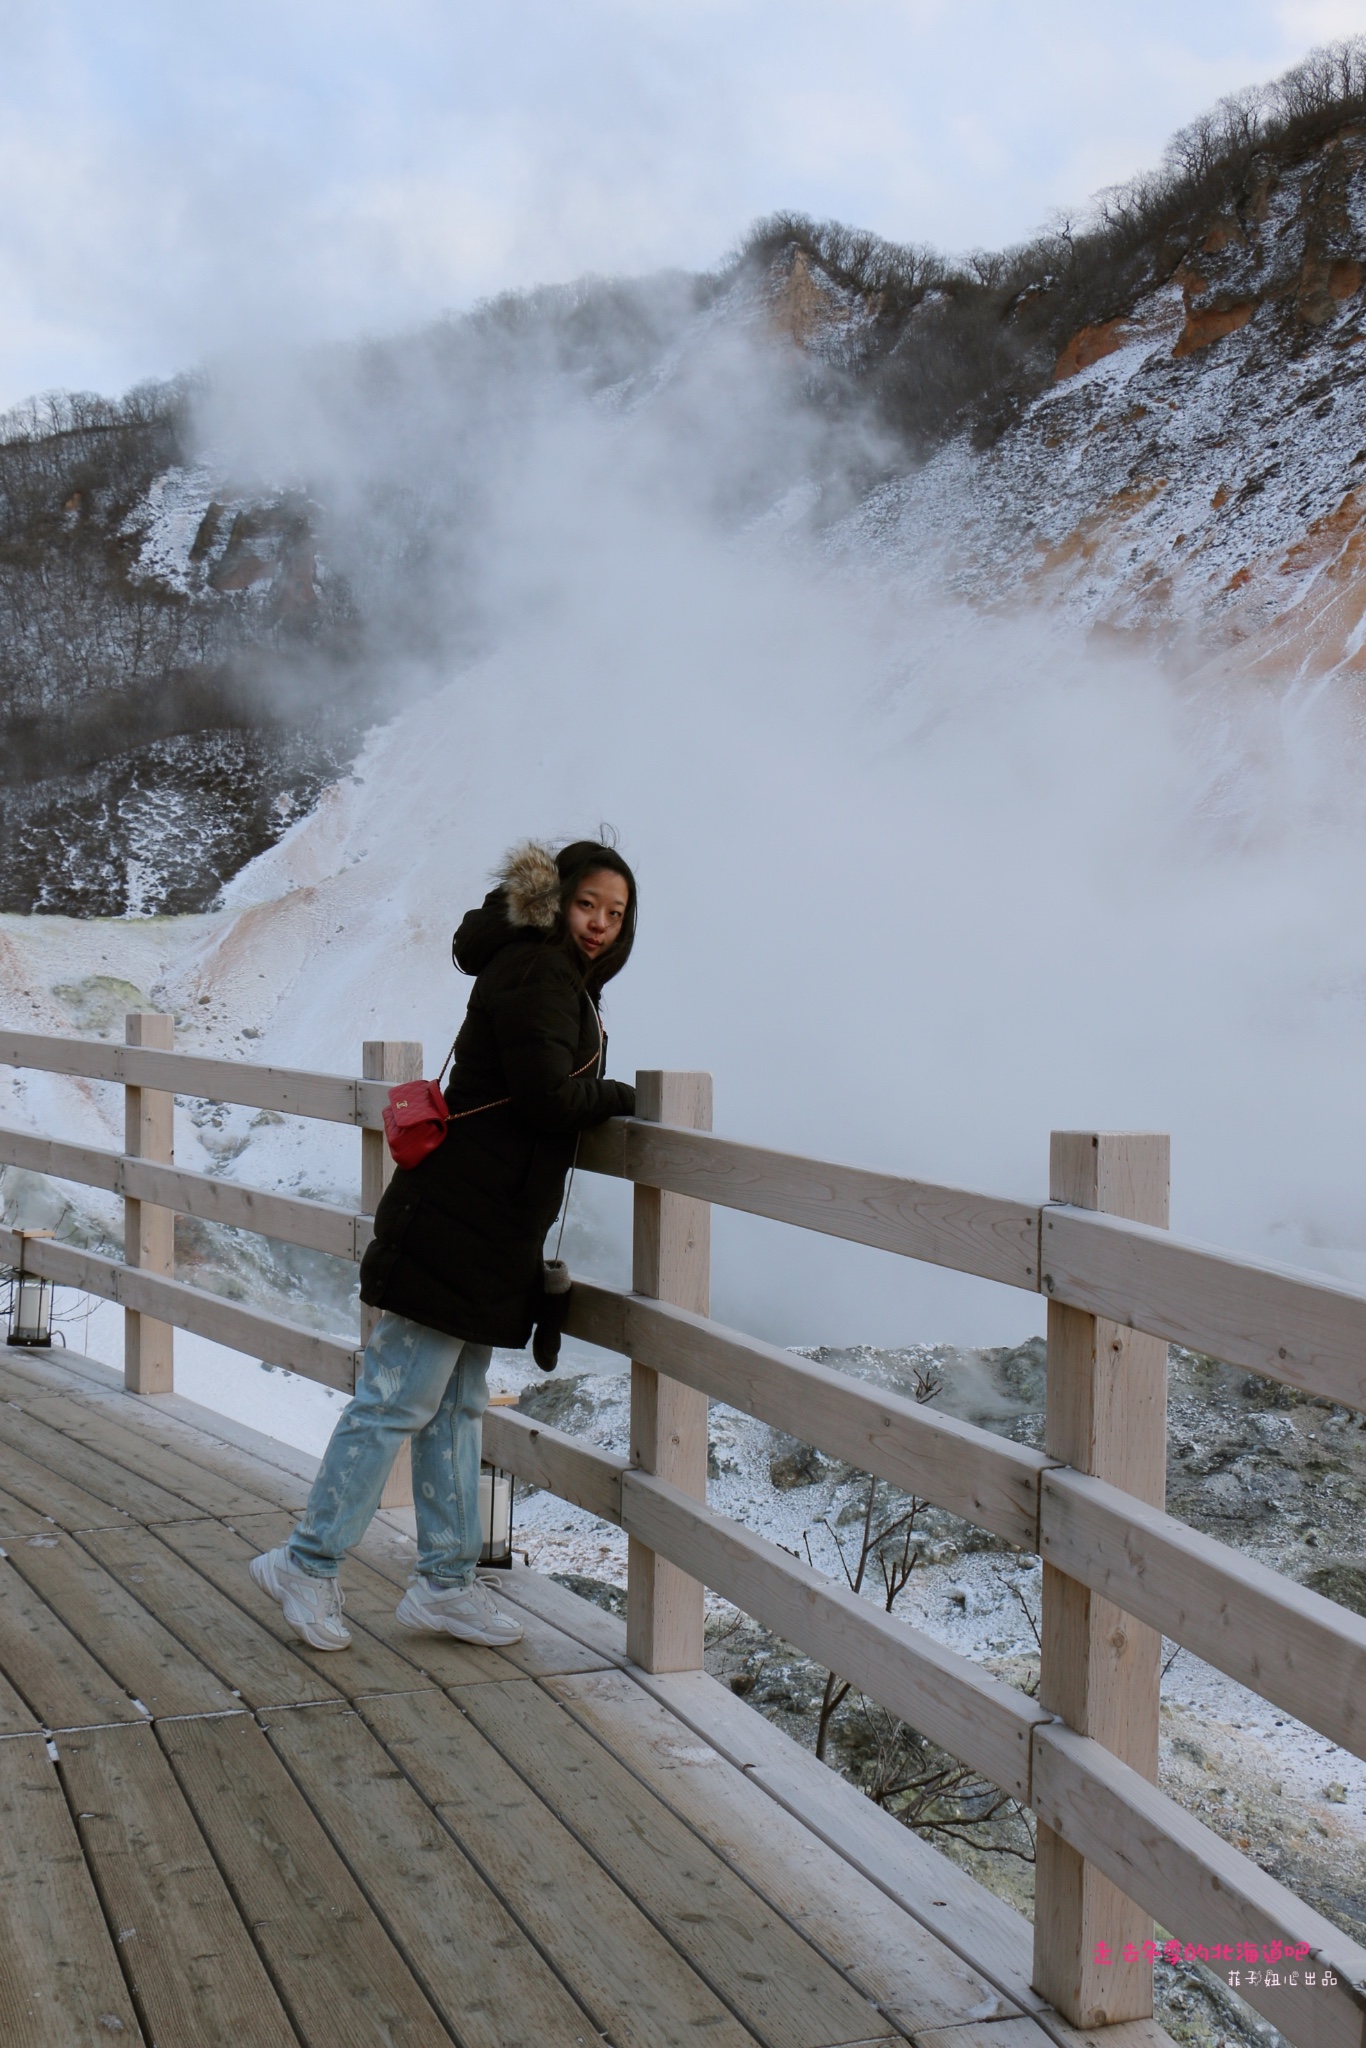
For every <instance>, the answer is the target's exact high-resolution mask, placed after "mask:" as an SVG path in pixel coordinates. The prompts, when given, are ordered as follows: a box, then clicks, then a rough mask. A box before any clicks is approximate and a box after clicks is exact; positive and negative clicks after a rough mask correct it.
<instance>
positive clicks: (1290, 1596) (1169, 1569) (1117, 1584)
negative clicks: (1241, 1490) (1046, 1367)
mask: <svg viewBox="0 0 1366 2048" xmlns="http://www.w3.org/2000/svg"><path fill="white" fill-rule="evenodd" d="M1040 1534H1041V1537H1042V1542H1041V1546H1040V1547H1041V1549H1042V1553H1043V1556H1044V1559H1045V1561H1046V1562H1047V1563H1048V1564H1052V1565H1056V1566H1057V1567H1058V1569H1059V1570H1060V1571H1064V1572H1066V1573H1067V1575H1068V1577H1069V1578H1073V1579H1079V1580H1080V1581H1081V1582H1082V1584H1083V1585H1086V1586H1090V1587H1091V1588H1092V1590H1093V1591H1095V1592H1097V1593H1103V1594H1104V1595H1105V1597H1106V1599H1108V1600H1113V1601H1114V1603H1115V1605H1116V1606H1117V1607H1122V1608H1123V1609H1124V1611H1125V1612H1126V1613H1127V1614H1133V1615H1136V1616H1137V1618H1138V1619H1139V1620H1140V1621H1146V1622H1148V1623H1149V1624H1150V1626H1152V1627H1153V1628H1159V1629H1161V1630H1162V1631H1163V1633H1164V1634H1165V1635H1167V1636H1170V1638H1171V1640H1172V1641H1173V1642H1176V1643H1181V1644H1183V1645H1184V1646H1185V1648H1186V1649H1188V1650H1193V1651H1194V1652H1195V1654H1196V1656H1197V1657H1203V1658H1204V1660H1205V1662H1206V1663H1207V1664H1213V1665H1214V1666H1215V1667H1216V1668H1217V1669H1218V1670H1220V1671H1224V1672H1227V1674H1228V1676H1229V1677H1230V1678H1236V1679H1237V1680H1238V1682H1239V1684H1240V1685H1246V1686H1247V1687H1249V1688H1250V1690H1251V1691H1253V1692H1256V1693H1260V1694H1261V1696H1262V1698H1263V1699H1267V1700H1272V1701H1274V1703H1275V1704H1276V1705H1277V1706H1279V1707H1284V1708H1285V1710H1286V1712H1287V1713H1290V1714H1294V1715H1295V1716H1296V1718H1297V1719H1298V1720H1301V1721H1304V1722H1305V1723H1306V1724H1307V1725H1308V1726H1309V1727H1311V1728H1317V1729H1318V1731H1319V1733H1320V1734H1321V1735H1326V1736H1327V1737H1328V1739H1329V1741H1330V1742H1336V1743H1338V1744H1340V1745H1341V1747H1342V1748H1343V1749H1349V1750H1351V1751H1352V1752H1353V1754H1354V1755H1356V1756H1361V1757H1366V1619H1363V1618H1362V1617H1361V1616H1360V1615H1357V1614H1353V1613H1351V1612H1350V1611H1349V1610H1348V1609H1347V1608H1345V1607H1340V1606H1339V1605H1338V1604H1337V1602H1336V1601H1333V1600H1325V1599H1324V1598H1323V1597H1322V1596H1321V1595H1320V1594H1318V1593H1311V1592H1310V1591H1309V1589H1308V1588H1307V1587H1305V1586H1298V1585H1296V1584H1295V1582H1294V1581H1293V1580H1292V1579H1287V1578H1284V1577H1283V1576H1282V1575H1281V1574H1280V1573H1279V1572H1275V1571H1272V1570H1271V1569H1270V1567H1269V1566H1267V1565H1264V1564H1259V1563H1258V1562H1257V1561H1256V1559H1255V1558H1249V1557H1244V1556H1243V1555H1242V1554H1241V1553H1240V1552H1237V1551H1233V1550H1230V1549H1228V1548H1227V1546H1226V1545H1224V1544H1222V1543H1218V1542H1216V1541H1215V1540H1214V1538H1213V1537H1211V1536H1202V1535H1200V1534H1199V1533H1198V1531H1196V1530H1194V1529H1188V1528H1187V1527H1186V1526H1185V1524H1184V1523H1182V1522H1178V1521H1176V1520H1175V1519H1174V1518H1173V1517H1172V1516H1171V1515H1165V1514H1163V1513H1162V1511H1161V1510H1160V1509H1159V1508H1153V1507H1149V1506H1147V1505H1146V1503H1145V1502H1143V1501H1139V1500H1135V1499H1134V1497H1133V1496H1132V1494H1128V1493H1124V1492H1122V1491H1121V1490H1120V1488H1119V1487H1117V1486H1109V1485H1107V1484H1106V1482H1105V1481H1104V1480H1103V1479H1091V1478H1088V1477H1087V1476H1086V1475H1085V1474H1084V1473H1081V1472H1072V1471H1069V1470H1068V1469H1067V1468H1066V1467H1054V1468H1052V1469H1051V1470H1049V1471H1047V1472H1045V1473H1044V1474H1043V1475H1042V1501H1041V1508H1040Z"/></svg>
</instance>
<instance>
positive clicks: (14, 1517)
mask: <svg viewBox="0 0 1366 2048" xmlns="http://www.w3.org/2000/svg"><path fill="white" fill-rule="evenodd" d="M4 1469H5V1467H4V1458H3V1456H0V1472H3V1471H4ZM56 1526H57V1524H56V1523H55V1522H54V1521H53V1519H52V1516H51V1515H44V1514H40V1513H39V1511H38V1509H37V1508H31V1507H30V1506H29V1505H28V1503H27V1501H22V1500H16V1499H15V1498H14V1495H13V1494H11V1493H5V1492H3V1491H0V1538H2V1537H5V1536H38V1535H42V1534H43V1533H45V1532H46V1531H47V1530H49V1529H55V1528H56Z"/></svg>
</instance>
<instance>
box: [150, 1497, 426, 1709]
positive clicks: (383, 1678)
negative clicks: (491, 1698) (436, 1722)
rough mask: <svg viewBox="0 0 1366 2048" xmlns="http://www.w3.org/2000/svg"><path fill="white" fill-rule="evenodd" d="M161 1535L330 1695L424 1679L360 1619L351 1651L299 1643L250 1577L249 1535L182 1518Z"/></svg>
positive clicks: (403, 1687)
mask: <svg viewBox="0 0 1366 2048" xmlns="http://www.w3.org/2000/svg"><path fill="white" fill-rule="evenodd" d="M158 1534H159V1535H160V1536H161V1537H162V1539H163V1540H164V1542H165V1543H166V1545H167V1547H168V1548H169V1549H171V1550H174V1551H175V1553H176V1555H177V1556H178V1557H180V1558H183V1559H184V1561H185V1562H186V1563H187V1564H189V1565H192V1566H193V1567H194V1569H195V1571H197V1572H198V1573H199V1574H200V1575H201V1576H202V1577H203V1578H204V1579H206V1580H207V1581H208V1583H209V1584H210V1585H211V1586H215V1587H217V1589H218V1591H219V1592H220V1593H221V1594H222V1595H223V1596H224V1598H225V1599H227V1600H231V1602H232V1603H233V1606H234V1607H236V1608H239V1609H240V1610H241V1612H242V1614H243V1615H248V1616H250V1617H251V1619H252V1620H253V1621H254V1622H255V1623H256V1624H257V1625H258V1626H259V1627H260V1628H262V1629H264V1630H265V1632H266V1634H267V1635H271V1636H274V1638H275V1640H276V1641H277V1642H278V1643H281V1644H283V1645H284V1646H285V1647H286V1648H287V1649H288V1650H290V1651H292V1652H293V1654H294V1655H295V1656H297V1657H299V1658H300V1659H301V1660H302V1661H303V1662H304V1663H305V1664H307V1665H308V1666H309V1667H310V1669H311V1670H313V1671H314V1672H315V1673H316V1674H317V1676H318V1678H319V1680H320V1681H321V1682H322V1683H323V1684H324V1685H326V1687H327V1690H328V1693H329V1695H331V1696H335V1695H336V1694H338V1693H340V1694H341V1696H342V1698H343V1699H354V1698H355V1696H356V1694H357V1693H359V1692H406V1691H409V1690H411V1689H412V1688H413V1687H415V1686H420V1685H422V1684H423V1683H424V1680H423V1677H422V1674H421V1673H420V1672H419V1671H417V1670H416V1669H415V1668H414V1666H413V1665H412V1664H411V1663H410V1662H409V1660H408V1659H407V1658H405V1657H402V1656H399V1655H398V1654H397V1653H396V1652H395V1651H393V1650H390V1649H387V1648H386V1647H385V1645H384V1644H383V1643H381V1642H377V1641H376V1640H375V1638H374V1637H373V1636H372V1635H371V1634H370V1632H369V1631H368V1630H367V1629H366V1628H365V1627H364V1626H363V1625H361V1624H360V1622H359V1618H357V1623H356V1625H355V1626H353V1627H352V1629H351V1647H350V1649H349V1650H344V1651H337V1650H311V1649H309V1647H308V1646H307V1644H305V1643H301V1642H300V1641H299V1638H298V1637H297V1635H296V1634H295V1633H294V1630H293V1629H292V1628H291V1627H290V1625H289V1623H288V1622H287V1621H286V1620H285V1617H284V1614H283V1612H282V1611H281V1609H280V1608H279V1607H278V1606H277V1605H276V1603H275V1601H273V1600H272V1599H271V1597H270V1595H269V1594H268V1593H263V1592H262V1591H261V1588H260V1587H259V1586H258V1585H257V1584H256V1581H255V1580H254V1579H253V1578H252V1576H251V1573H250V1571H249V1570H248V1566H249V1565H250V1563H251V1560H252V1558H253V1557H255V1556H256V1553H257V1545H256V1544H255V1543H253V1542H251V1541H249V1540H248V1538H246V1537H245V1536H241V1535H238V1534H236V1533H235V1532H234V1531H233V1530H230V1529H225V1528H224V1527H223V1526H222V1524H221V1523H219V1522H180V1523H177V1524H176V1525H175V1526H174V1527H173V1528H167V1529H163V1530H160V1531H158ZM276 1698H277V1701H278V1698H279V1695H278V1694H277V1695H276Z"/></svg>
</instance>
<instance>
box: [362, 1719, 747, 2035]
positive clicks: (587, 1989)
mask: <svg viewBox="0 0 1366 2048" xmlns="http://www.w3.org/2000/svg"><path fill="white" fill-rule="evenodd" d="M359 1711H360V1713H361V1715H362V1718H363V1719H364V1721H365V1723H366V1725H367V1727H369V1728H370V1729H371V1730H372V1732H373V1733H374V1734H375V1735H376V1736H377V1737H378V1738H379V1740H380V1741H381V1742H383V1744H384V1746H385V1748H386V1749H387V1750H388V1751H389V1753H390V1754H391V1755H392V1756H393V1758H394V1759H395V1761H396V1762H397V1763H398V1764H399V1765H400V1766H401V1768H402V1769H403V1770H404V1772H405V1773H406V1774H407V1776H408V1777H409V1778H410V1779H411V1780H412V1782H413V1783H414V1784H415V1785H416V1786H417V1788H418V1790H419V1791H420V1792H421V1794H422V1796H423V1797H424V1798H425V1799H426V1800H427V1801H428V1803H429V1804H430V1805H431V1806H432V1807H433V1808H434V1810H435V1812H436V1813H437V1815H438V1816H439V1818H440V1819H441V1821H442V1823H443V1825H444V1826H445V1827H446V1828H447V1829H449V1831H450V1832H451V1834H452V1835H453V1836H454V1837H455V1839H456V1841H458V1842H459V1844H460V1846H461V1847H462V1849H463V1850H464V1851H465V1853H466V1855H467V1856H469V1857H470V1859H471V1860H472V1862H473V1863H474V1866H475V1868H476V1869H477V1870H478V1871H479V1872H480V1874H481V1875H482V1876H483V1877H484V1879H485V1881H486V1883H488V1884H489V1885H491V1886H492V1887H493V1888H494V1890H495V1891H496V1892H497V1893H498V1894H499V1895H500V1897H502V1898H504V1899H507V1900H509V1901H511V1902H512V1904H513V1906H514V1909H515V1911H516V1913H517V1916H518V1918H519V1919H520V1920H521V1922H522V1924H523V1926H524V1927H525V1928H526V1929H527V1931H528V1932H529V1933H530V1935H531V1937H532V1939H533V1940H534V1941H535V1942H536V1944H537V1946H538V1947H539V1948H540V1949H541V1951H542V1953H543V1954H545V1955H546V1956H548V1957H549V1958H550V1960H551V1962H552V1963H553V1964H554V1966H555V1968H556V1969H557V1970H558V1971H559V1973H560V1975H561V1976H562V1977H563V1978H564V1979H565V1981H566V1982H567V1983H568V1984H570V1985H571V1986H572V1988H573V1990H574V1993H575V1995H576V1996H577V1997H578V1998H580V1999H581V2000H582V2001H583V2003H584V2005H585V2006H586V2007H587V2008H588V2010H589V2011H590V2012H591V2013H592V2014H593V2016H594V2024H595V2026H596V2027H597V2028H598V2029H599V2030H600V2031H605V2032H606V2033H608V2034H609V2035H610V2036H611V2039H612V2040H613V2041H614V2042H617V2043H619V2044H620V2048H684V2044H685V2043H691V2042H694V2041H696V2040H697V2038H698V2029H699V2028H704V2029H705V2030H706V2039H707V2041H708V2042H715V2043H716V2044H717V2048H752V2043H753V2036H752V2035H751V2034H750V2033H749V2031H748V2030H747V2029H746V2028H744V2027H742V2026H740V2025H739V2024H738V2023H737V2021H736V2020H735V2019H734V2018H733V2017H732V2015H731V2014H730V2013H729V2012H728V2011H727V2010H726V2008H725V2006H724V2005H722V2003H721V2001H720V2000H719V1999H718V1998H717V1997H716V1994H715V1993H714V1992H713V1991H711V1990H710V1989H709V1988H708V1987H707V1986H706V1985H705V1984H704V1983H703V1982H702V1980H701V1978H699V1977H698V1976H697V1974H696V1973H695V1972H694V1971H693V1970H691V1969H690V1968H689V1967H688V1965H687V1964H686V1963H685V1962H684V1961H683V1959H682V1958H681V1957H680V1956H679V1955H678V1954H677V1953H676V1951H675V1950H674V1949H673V1948H672V1947H671V1946H670V1944H669V1943H668V1942H667V1941H666V1940H665V1939H664V1937H663V1936H662V1935H661V1934H660V1933H659V1932H658V1931H657V1929H656V1928H655V1927H654V1926H653V1924H652V1923H651V1922H650V1921H649V1920H647V1919H646V1917H645V1915H644V1914H643V1913H641V1912H640V1910H639V1909H638V1908H637V1907H636V1906H634V1905H633V1904H632V1902H631V1900H630V1899H629V1898H628V1897H627V1896H626V1894H625V1893H624V1892H623V1891H622V1890H621V1889H620V1887H619V1886H617V1885H616V1884H614V1883H613V1882H612V1880H611V1878H610V1877H609V1876H608V1875H607V1874H606V1872H605V1871H604V1870H603V1869H602V1868H601V1866H600V1865H599V1864H598V1863H597V1862H595V1861H594V1859H593V1858H592V1857H591V1856H590V1855H589V1854H588V1853H587V1851H586V1850H585V1849H583V1848H582V1847H581V1846H580V1844H579V1843H578V1842H577V1841H576V1840H575V1838H574V1836H573V1835H571V1834H570V1832H569V1830H568V1829H567V1828H565V1827H564V1826H563V1825H562V1824H561V1823H560V1822H559V1821H558V1820H556V1818H555V1816H554V1815H553V1814H552V1813H551V1812H550V1811H549V1809H548V1808H547V1807H545V1806H544V1805H542V1803H541V1802H540V1800H538V1799H537V1798H536V1797H535V1795H534V1794H533V1793H530V1792H528V1790H527V1787H526V1785H525V1784H524V1783H523V1781H522V1779H521V1778H520V1777H519V1776H518V1775H517V1773H516V1772H515V1771H514V1770H513V1769H512V1767H511V1766H510V1765H509V1764H507V1763H506V1762H505V1761H504V1760H503V1758H502V1757H501V1756H499V1754H498V1752H497V1750H496V1749H494V1747H493V1745H492V1744H491V1743H490V1742H489V1741H488V1740H487V1739H486V1738H485V1737H484V1736H482V1735H481V1734H480V1733H479V1731H478V1730H477V1729H476V1728H475V1726H474V1724H473V1723H472V1722H471V1721H470V1720H469V1719H468V1718H467V1717H466V1716H465V1715H464V1714H462V1713H461V1712H460V1710H459V1708H458V1707H456V1706H455V1705H454V1704H453V1703H452V1702H451V1701H450V1700H448V1699H445V1698H443V1697H442V1695H441V1694H440V1693H426V1694H421V1695H417V1694H410V1695H409V1696H407V1697H406V1698H402V1699H399V1698H389V1699H383V1700H366V1701H363V1702H362V1703H361V1706H360V1709H359Z"/></svg>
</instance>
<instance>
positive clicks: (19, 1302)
mask: <svg viewBox="0 0 1366 2048" xmlns="http://www.w3.org/2000/svg"><path fill="white" fill-rule="evenodd" d="M15 1235H16V1236H17V1237H18V1239H19V1265H18V1268H17V1269H16V1271H15V1274H14V1278H13V1281H12V1283H11V1286H10V1297H9V1329H8V1331H7V1333H6V1336H5V1342H6V1343H7V1344H22V1345H24V1346H25V1347H26V1348H28V1349H29V1350H33V1351H37V1350H44V1351H46V1350H48V1349H50V1348H51V1344H52V1282H51V1281H50V1280H44V1279H43V1277H42V1275H41V1274H39V1273H30V1272H28V1271H27V1270H26V1264H25V1261H26V1258H27V1253H28V1242H29V1239H30V1238H32V1237H51V1235H52V1232H51V1231H50V1230H20V1231H16V1233H15Z"/></svg>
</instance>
